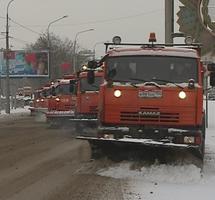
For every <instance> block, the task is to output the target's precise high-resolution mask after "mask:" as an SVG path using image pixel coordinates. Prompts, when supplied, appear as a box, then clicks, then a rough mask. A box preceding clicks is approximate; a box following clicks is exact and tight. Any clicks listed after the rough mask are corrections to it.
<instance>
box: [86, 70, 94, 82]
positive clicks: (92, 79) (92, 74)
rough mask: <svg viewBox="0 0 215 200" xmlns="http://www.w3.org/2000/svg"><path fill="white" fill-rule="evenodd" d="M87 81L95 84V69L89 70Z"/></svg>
mask: <svg viewBox="0 0 215 200" xmlns="http://www.w3.org/2000/svg"><path fill="white" fill-rule="evenodd" d="M87 82H88V83H89V84H93V83H94V82H95V73H94V71H93V70H90V71H88V72H87Z"/></svg>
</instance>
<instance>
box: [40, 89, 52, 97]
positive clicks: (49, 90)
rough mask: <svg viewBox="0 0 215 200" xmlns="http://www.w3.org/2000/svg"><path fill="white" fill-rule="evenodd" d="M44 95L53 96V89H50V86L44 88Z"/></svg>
mask: <svg viewBox="0 0 215 200" xmlns="http://www.w3.org/2000/svg"><path fill="white" fill-rule="evenodd" d="M42 96H43V97H48V96H51V89H50V88H49V89H44V90H43V91H42Z"/></svg>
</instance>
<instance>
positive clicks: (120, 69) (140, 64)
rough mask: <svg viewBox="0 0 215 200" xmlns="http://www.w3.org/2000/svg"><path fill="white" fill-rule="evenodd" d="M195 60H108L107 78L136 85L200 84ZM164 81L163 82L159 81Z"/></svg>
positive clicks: (162, 57) (112, 58)
mask: <svg viewBox="0 0 215 200" xmlns="http://www.w3.org/2000/svg"><path fill="white" fill-rule="evenodd" d="M197 66H198V65H197V60H196V59H195V58H185V57H172V56H171V57H170V56H121V57H109V58H108V60H107V77H108V79H111V80H113V81H128V82H133V83H136V80H142V81H143V82H148V81H153V82H157V83H159V84H167V83H168V81H169V82H170V83H187V82H188V80H189V79H194V80H195V82H198V67H197ZM135 79H136V80H135ZM159 80H162V81H159Z"/></svg>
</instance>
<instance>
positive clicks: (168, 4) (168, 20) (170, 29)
mask: <svg viewBox="0 0 215 200" xmlns="http://www.w3.org/2000/svg"><path fill="white" fill-rule="evenodd" d="M173 34H174V0H165V43H173Z"/></svg>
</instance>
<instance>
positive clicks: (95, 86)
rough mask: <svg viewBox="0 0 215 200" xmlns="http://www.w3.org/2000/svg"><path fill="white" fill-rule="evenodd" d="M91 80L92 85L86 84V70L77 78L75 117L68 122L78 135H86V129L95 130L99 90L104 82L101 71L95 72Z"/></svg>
mask: <svg viewBox="0 0 215 200" xmlns="http://www.w3.org/2000/svg"><path fill="white" fill-rule="evenodd" d="M93 80H94V82H93V83H92V84H90V83H89V82H88V72H87V71H86V70H85V71H81V72H80V73H79V75H78V78H77V93H76V95H77V97H76V98H77V99H76V106H75V110H74V111H75V115H74V117H73V118H71V119H70V121H71V123H73V124H75V127H76V131H77V132H78V133H79V134H86V133H87V132H88V130H87V128H93V129H95V128H97V122H98V118H97V114H98V102H99V89H100V85H101V84H102V83H103V82H104V72H103V69H100V70H96V71H95V73H94V78H93Z"/></svg>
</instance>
